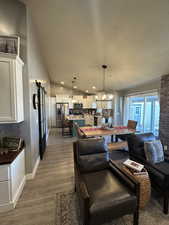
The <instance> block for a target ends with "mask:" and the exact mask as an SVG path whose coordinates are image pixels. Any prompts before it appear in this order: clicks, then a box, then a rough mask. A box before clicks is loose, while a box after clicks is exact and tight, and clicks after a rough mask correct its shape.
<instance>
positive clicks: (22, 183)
mask: <svg viewBox="0 0 169 225" xmlns="http://www.w3.org/2000/svg"><path fill="white" fill-rule="evenodd" d="M25 183H26V177H25V176H24V178H23V180H22V182H21V183H20V185H19V188H18V190H17V192H16V194H15V196H14V199H13V206H14V208H15V206H16V203H17V201H18V200H19V197H20V195H21V194H22V191H23V188H24V186H25Z"/></svg>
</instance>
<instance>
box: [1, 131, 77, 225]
mask: <svg viewBox="0 0 169 225" xmlns="http://www.w3.org/2000/svg"><path fill="white" fill-rule="evenodd" d="M72 142H73V138H62V137H61V135H60V134H59V133H58V132H57V131H56V130H53V131H52V132H51V135H50V136H49V141H48V147H47V150H46V153H45V156H44V160H43V161H41V162H40V165H39V168H38V170H37V174H36V177H35V178H34V179H33V180H30V181H27V183H26V186H25V188H24V191H23V193H22V195H21V197H20V199H19V201H18V203H17V206H16V208H15V209H14V210H12V211H9V212H6V213H0V225H55V211H56V208H55V205H56V203H55V201H56V197H55V196H56V193H58V192H65V191H66V192H71V191H73V188H74V177H73V176H74V175H73V173H74V172H73V152H72Z"/></svg>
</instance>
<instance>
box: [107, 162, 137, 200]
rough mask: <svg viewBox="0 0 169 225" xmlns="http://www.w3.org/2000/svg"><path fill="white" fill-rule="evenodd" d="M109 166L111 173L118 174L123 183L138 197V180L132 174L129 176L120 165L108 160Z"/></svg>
mask: <svg viewBox="0 0 169 225" xmlns="http://www.w3.org/2000/svg"><path fill="white" fill-rule="evenodd" d="M110 167H111V170H112V172H113V173H115V174H116V176H118V177H119V178H120V179H121V181H122V182H123V183H125V184H126V185H127V186H128V187H129V188H130V189H132V190H133V191H134V192H135V194H136V196H137V197H138V198H139V193H140V184H139V182H138V181H137V180H136V179H135V178H134V177H132V176H130V175H129V174H128V173H127V172H126V171H125V170H123V168H122V167H121V166H119V165H118V164H117V163H115V162H113V161H112V160H110Z"/></svg>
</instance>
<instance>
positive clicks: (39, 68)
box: [27, 7, 50, 170]
mask: <svg viewBox="0 0 169 225" xmlns="http://www.w3.org/2000/svg"><path fill="white" fill-rule="evenodd" d="M27 49H28V50H27V59H28V77H29V90H30V92H29V107H30V133H31V159H32V160H31V161H32V170H33V168H34V165H35V163H36V160H37V159H38V157H39V127H38V111H37V110H35V109H33V103H32V97H33V94H34V93H37V86H36V83H35V80H38V81H40V82H41V83H42V85H43V86H44V87H45V89H46V91H47V98H46V100H47V102H46V111H47V120H48V118H49V108H50V107H49V96H50V81H49V77H48V72H47V70H46V67H45V64H44V62H43V58H42V56H41V51H40V46H39V42H38V39H37V35H36V29H35V26H34V24H33V21H32V16H31V11H30V10H29V8H28V7H27Z"/></svg>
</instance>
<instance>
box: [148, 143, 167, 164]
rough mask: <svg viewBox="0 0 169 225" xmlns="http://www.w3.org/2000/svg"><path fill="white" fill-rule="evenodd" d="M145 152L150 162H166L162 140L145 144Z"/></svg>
mask: <svg viewBox="0 0 169 225" xmlns="http://www.w3.org/2000/svg"><path fill="white" fill-rule="evenodd" d="M144 152H145V156H146V159H147V161H149V162H152V163H159V162H163V161H164V151H163V146H162V144H161V141H160V140H155V141H149V142H144Z"/></svg>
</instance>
